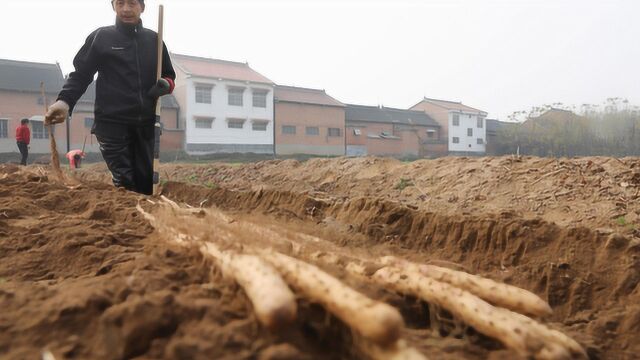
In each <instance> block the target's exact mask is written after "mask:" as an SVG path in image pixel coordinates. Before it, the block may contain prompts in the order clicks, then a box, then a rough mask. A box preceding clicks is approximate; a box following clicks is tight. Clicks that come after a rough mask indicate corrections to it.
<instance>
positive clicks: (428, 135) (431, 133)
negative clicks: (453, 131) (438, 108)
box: [427, 130, 436, 139]
mask: <svg viewBox="0 0 640 360" xmlns="http://www.w3.org/2000/svg"><path fill="white" fill-rule="evenodd" d="M435 135H436V132H435V131H433V130H427V137H428V138H429V139H433V138H434V137H435Z"/></svg>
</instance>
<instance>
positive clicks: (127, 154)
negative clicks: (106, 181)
mask: <svg viewBox="0 0 640 360" xmlns="http://www.w3.org/2000/svg"><path fill="white" fill-rule="evenodd" d="M154 131H155V128H154V126H153V124H152V125H146V126H128V125H120V124H114V123H95V125H94V127H93V133H94V134H95V135H96V139H97V140H98V143H99V144H100V151H101V152H102V157H103V158H104V160H105V162H106V163H107V167H108V168H109V171H111V176H112V178H113V185H115V186H117V187H123V188H125V189H127V190H130V191H135V192H137V193H140V194H146V195H151V194H153V145H154V141H155V137H154Z"/></svg>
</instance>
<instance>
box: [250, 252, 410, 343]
mask: <svg viewBox="0 0 640 360" xmlns="http://www.w3.org/2000/svg"><path fill="white" fill-rule="evenodd" d="M260 255H261V256H262V257H263V258H264V259H265V260H267V261H268V262H269V263H271V265H273V266H274V267H275V268H276V269H278V271H280V273H281V274H282V275H283V277H284V279H285V281H287V283H289V284H290V285H291V286H293V287H294V288H295V289H296V290H298V291H299V292H300V294H302V295H303V296H304V297H305V298H307V299H309V300H311V301H313V302H317V303H319V304H320V305H322V306H323V307H324V308H325V309H327V310H328V311H329V312H330V313H332V314H334V315H335V316H336V317H337V318H338V319H340V320H342V322H344V323H345V324H347V325H348V326H349V327H350V328H352V329H354V330H355V331H356V332H357V333H358V334H360V335H362V336H363V337H365V338H367V339H369V340H371V341H373V342H375V343H376V344H379V345H382V346H386V345H391V344H393V343H395V342H396V341H397V340H398V339H399V338H400V335H401V333H402V330H403V329H404V320H403V319H402V316H401V315H400V313H399V312H398V310H396V309H395V308H394V307H392V306H390V305H388V304H385V303H382V302H379V301H375V300H373V299H370V298H368V297H366V296H364V295H362V294H361V293H359V292H357V291H355V290H353V289H352V288H350V287H348V286H347V285H345V284H343V283H342V282H341V281H340V280H338V279H336V278H335V277H333V276H331V275H329V274H327V273H326V272H324V271H322V270H320V269H319V268H317V267H316V266H314V265H311V264H308V263H305V262H303V261H300V260H297V259H295V258H292V257H289V256H286V255H283V254H279V253H276V252H273V251H263V252H261V254H260Z"/></svg>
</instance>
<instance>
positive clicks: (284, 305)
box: [200, 242, 297, 330]
mask: <svg viewBox="0 0 640 360" xmlns="http://www.w3.org/2000/svg"><path fill="white" fill-rule="evenodd" d="M200 251H201V252H202V253H203V254H208V255H210V256H212V257H213V258H214V259H215V260H216V262H217V263H218V264H219V265H220V268H221V270H222V273H223V275H225V276H228V277H231V278H233V280H235V281H236V282H237V283H238V284H239V285H240V287H242V289H243V290H244V291H245V293H246V294H247V297H248V298H249V300H250V301H251V304H252V305H253V311H254V312H255V314H256V317H257V318H258V321H260V323H261V324H262V325H264V326H265V327H267V328H269V329H272V330H278V329H282V328H284V327H285V326H287V325H289V324H291V323H293V321H294V320H295V318H296V312H297V304H296V298H295V296H294V294H293V292H292V291H291V289H289V287H288V286H287V284H286V283H285V282H284V280H283V279H282V277H281V276H280V274H279V273H278V272H277V271H276V270H275V269H274V268H273V267H272V266H271V265H269V264H268V263H266V262H265V261H264V260H262V259H260V258H259V257H257V256H254V255H246V254H235V253H232V252H229V251H221V250H220V249H219V248H218V247H217V246H216V245H215V244H213V243H210V242H209V243H205V244H204V245H202V246H201V247H200Z"/></svg>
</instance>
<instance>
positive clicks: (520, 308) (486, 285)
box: [380, 256, 553, 317]
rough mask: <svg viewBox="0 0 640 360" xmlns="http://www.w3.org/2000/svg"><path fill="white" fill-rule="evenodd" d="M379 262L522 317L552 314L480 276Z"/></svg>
mask: <svg viewBox="0 0 640 360" xmlns="http://www.w3.org/2000/svg"><path fill="white" fill-rule="evenodd" d="M380 262H381V263H382V264H384V265H392V266H399V267H401V268H406V269H407V270H408V271H417V272H420V273H422V274H423V275H425V276H428V277H430V278H433V279H435V280H438V281H441V282H445V283H447V284H451V285H453V286H455V287H459V288H461V289H464V290H467V291H469V292H470V293H472V294H474V295H477V296H478V297H480V298H482V299H484V300H486V301H488V302H490V303H492V304H494V305H497V306H501V307H504V308H507V309H509V310H513V311H515V312H519V313H521V314H527V315H532V316H539V317H543V316H548V315H551V314H552V312H553V311H552V310H551V307H550V306H549V304H548V303H547V302H546V301H544V300H542V299H541V298H540V297H539V296H537V295H536V294H534V293H532V292H530V291H527V290H525V289H521V288H519V287H515V286H511V285H508V284H504V283H500V282H497V281H494V280H491V279H487V278H484V277H481V276H477V275H473V274H469V273H466V272H463V271H456V270H451V269H447V268H443V267H440V266H434V265H421V264H416V263H412V262H409V261H406V260H403V259H399V258H396V257H394V256H385V257H382V258H380Z"/></svg>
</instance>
